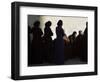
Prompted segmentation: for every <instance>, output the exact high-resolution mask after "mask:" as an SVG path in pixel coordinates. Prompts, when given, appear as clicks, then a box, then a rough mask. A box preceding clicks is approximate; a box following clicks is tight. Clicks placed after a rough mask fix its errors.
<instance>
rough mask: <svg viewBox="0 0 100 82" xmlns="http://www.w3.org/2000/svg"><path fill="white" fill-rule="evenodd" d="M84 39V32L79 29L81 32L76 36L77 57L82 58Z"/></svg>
mask: <svg viewBox="0 0 100 82" xmlns="http://www.w3.org/2000/svg"><path fill="white" fill-rule="evenodd" d="M82 41H83V34H82V31H81V30H80V31H79V34H78V36H77V38H76V41H75V51H76V52H75V55H76V57H78V58H80V56H81V54H82V53H83V52H82V51H83V49H82Z"/></svg>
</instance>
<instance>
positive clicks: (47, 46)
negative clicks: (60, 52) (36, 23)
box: [43, 21, 53, 63]
mask: <svg viewBox="0 0 100 82" xmlns="http://www.w3.org/2000/svg"><path fill="white" fill-rule="evenodd" d="M51 24H52V23H51V21H48V22H46V23H45V28H44V36H43V41H44V53H43V54H44V60H45V62H49V63H51V62H52V60H53V42H52V37H51V36H53V32H52V31H51V28H50V26H51Z"/></svg>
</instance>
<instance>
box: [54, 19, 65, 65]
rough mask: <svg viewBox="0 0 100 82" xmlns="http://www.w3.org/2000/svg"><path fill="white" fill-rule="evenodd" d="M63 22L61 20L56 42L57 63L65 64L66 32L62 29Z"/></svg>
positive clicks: (58, 24) (58, 25)
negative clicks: (64, 37) (64, 38)
mask: <svg viewBox="0 0 100 82" xmlns="http://www.w3.org/2000/svg"><path fill="white" fill-rule="evenodd" d="M62 25H63V22H62V20H59V21H58V23H57V27H56V35H57V38H56V41H55V63H56V64H64V40H63V36H64V35H65V34H64V30H63V28H62Z"/></svg>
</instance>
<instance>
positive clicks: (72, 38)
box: [68, 31, 77, 58]
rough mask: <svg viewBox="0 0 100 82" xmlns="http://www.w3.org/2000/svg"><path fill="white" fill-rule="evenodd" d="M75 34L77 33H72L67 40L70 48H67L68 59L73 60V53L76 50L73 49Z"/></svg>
mask: <svg viewBox="0 0 100 82" xmlns="http://www.w3.org/2000/svg"><path fill="white" fill-rule="evenodd" d="M76 34H77V32H76V31H74V32H73V33H72V35H70V36H69V37H68V38H69V40H70V43H69V44H70V46H69V48H70V49H69V51H70V52H69V53H70V58H74V57H75V52H76V50H75V49H76V48H75V40H76Z"/></svg>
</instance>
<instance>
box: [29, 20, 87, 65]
mask: <svg viewBox="0 0 100 82" xmlns="http://www.w3.org/2000/svg"><path fill="white" fill-rule="evenodd" d="M51 26H52V22H51V21H47V22H46V23H45V28H44V33H43V32H42V30H41V28H40V21H36V22H34V24H33V27H32V28H31V27H30V26H28V65H29V66H31V65H36V64H44V63H48V64H55V65H62V64H65V61H67V60H68V59H71V58H76V57H78V58H79V59H80V61H83V62H87V27H88V23H87V22H86V29H85V31H84V33H82V31H81V30H79V33H78V36H76V35H77V32H76V31H74V32H73V33H72V34H71V35H69V36H67V35H66V34H65V32H64V29H63V28H62V26H63V21H62V20H59V21H58V22H57V27H56V38H55V39H54V40H52V36H53V32H52V30H51V28H50V27H51ZM30 34H32V41H31V37H30Z"/></svg>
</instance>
